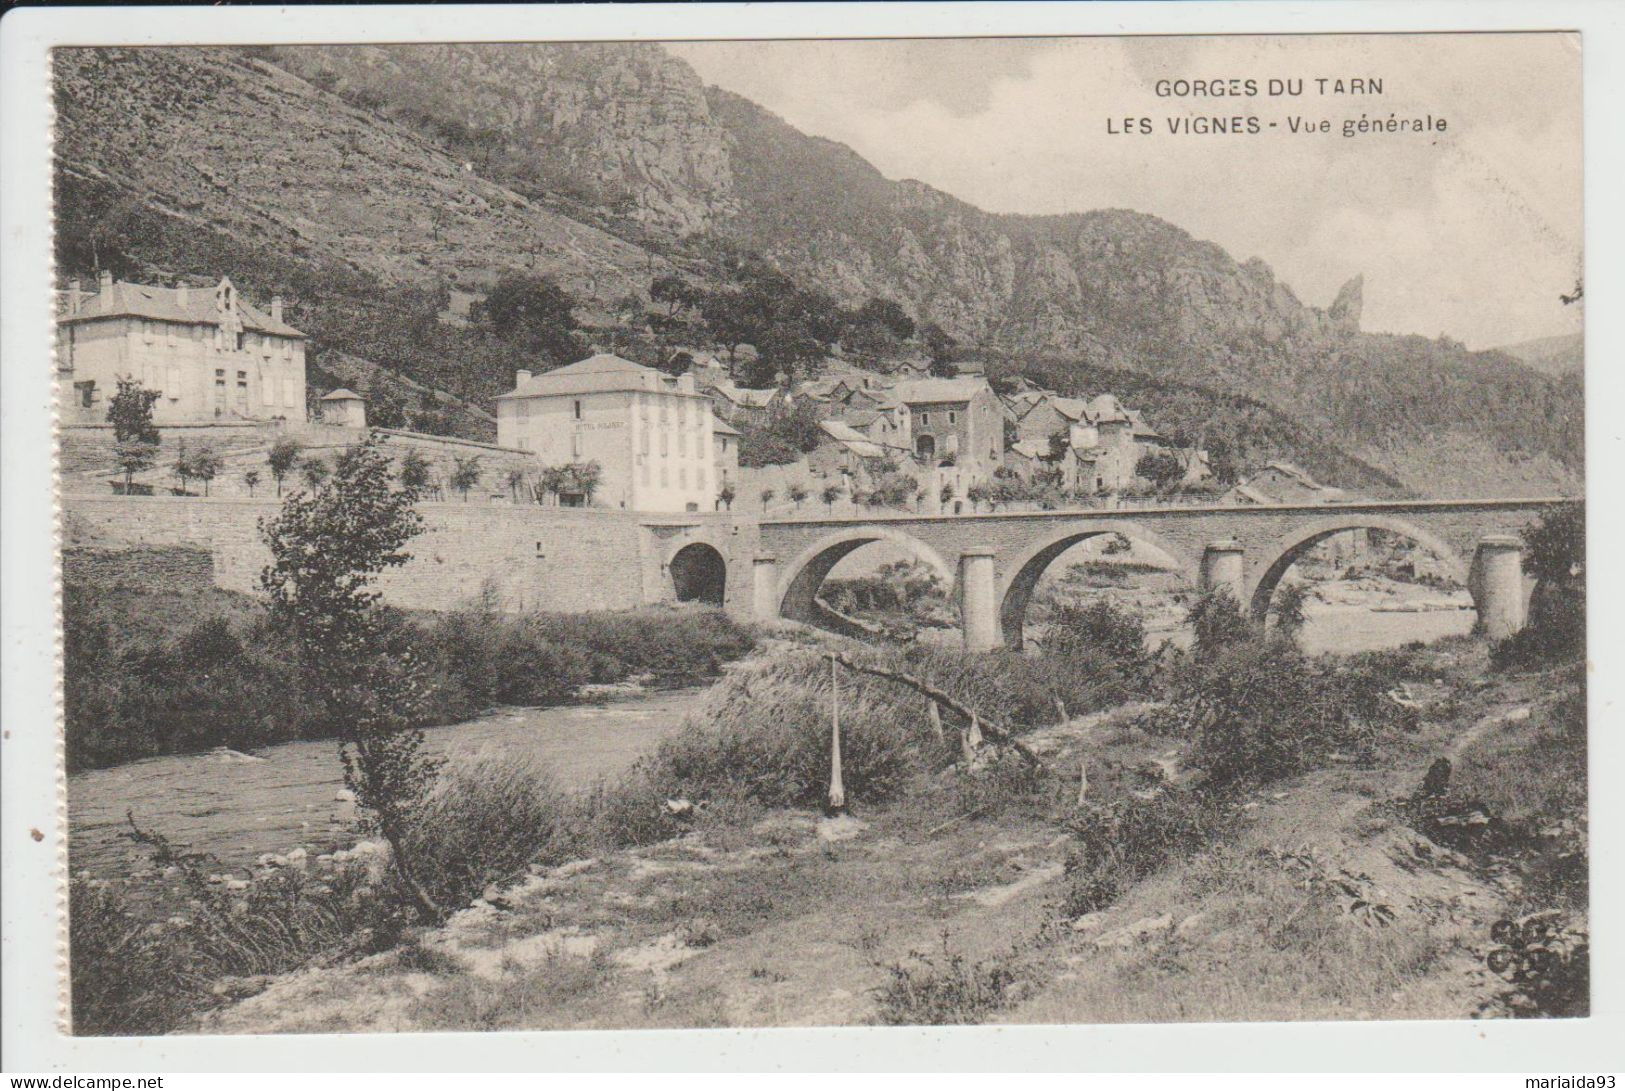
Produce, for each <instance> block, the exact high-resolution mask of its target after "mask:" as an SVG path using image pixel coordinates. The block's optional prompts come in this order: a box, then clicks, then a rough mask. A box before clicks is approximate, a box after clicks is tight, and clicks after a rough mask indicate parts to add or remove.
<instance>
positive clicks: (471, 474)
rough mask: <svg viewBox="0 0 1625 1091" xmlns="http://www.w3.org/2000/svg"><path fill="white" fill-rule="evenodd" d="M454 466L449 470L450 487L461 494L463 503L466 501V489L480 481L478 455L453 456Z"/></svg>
mask: <svg viewBox="0 0 1625 1091" xmlns="http://www.w3.org/2000/svg"><path fill="white" fill-rule="evenodd" d="M453 461H454V462H455V463H456V466H455V468H454V469H453V470H452V471H451V487H452V488H454V489H456V490H457V491H458V492H460V493H462V494H463V503H465V504H466V503H468V491H469V490H470V489H472V488H473V487H474V486H476V485H478V484H479V483H480V476H481V473H482V471H481V470H480V456H479V455H470V456H469V457H468V458H454V459H453Z"/></svg>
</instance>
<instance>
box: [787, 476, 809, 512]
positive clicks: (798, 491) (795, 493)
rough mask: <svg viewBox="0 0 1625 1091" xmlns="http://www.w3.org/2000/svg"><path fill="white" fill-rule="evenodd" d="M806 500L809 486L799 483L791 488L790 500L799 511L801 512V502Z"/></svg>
mask: <svg viewBox="0 0 1625 1091" xmlns="http://www.w3.org/2000/svg"><path fill="white" fill-rule="evenodd" d="M805 499H807V486H805V485H803V484H801V483H800V482H799V481H798V482H796V483H795V484H794V485H791V486H790V500H791V502H792V503H793V504H795V506H796V510H797V511H800V510H801V502H802V501H803V500H805Z"/></svg>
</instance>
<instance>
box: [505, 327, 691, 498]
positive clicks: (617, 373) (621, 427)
mask: <svg viewBox="0 0 1625 1091" xmlns="http://www.w3.org/2000/svg"><path fill="white" fill-rule="evenodd" d="M715 419H716V417H715V416H714V415H713V412H712V404H711V400H710V399H709V398H707V397H706V396H705V395H704V394H701V393H700V392H699V391H697V390H696V389H695V388H694V379H693V377H692V376H691V375H686V374H685V375H681V376H673V375H668V374H666V373H665V372H661V371H656V370H655V369H654V368H649V367H644V366H643V365H642V364H635V363H633V362H632V361H630V360H623V359H621V358H620V357H618V356H612V355H609V354H607V353H600V354H599V355H597V356H592V357H589V358H588V359H585V360H580V361H577V362H576V363H573V364H568V365H566V366H564V367H561V368H556V369H554V370H553V371H548V372H543V373H542V374H540V375H536V374H532V373H531V372H529V371H520V372H518V374H517V377H516V379H515V383H514V388H513V390H511V391H509V392H508V393H506V394H502V395H500V396H498V398H497V442H498V443H499V444H500V445H501V446H504V447H514V448H518V449H520V450H524V451H529V452H531V453H533V454H534V455H535V456H536V457H537V458H538V459H539V460H540V461H541V463H542V464H543V465H544V466H559V465H566V464H571V463H586V462H595V463H597V464H598V467H599V469H600V472H601V475H602V476H601V478H600V481H599V487H598V491H597V493H596V494H595V496H594V502H595V503H597V504H601V505H604V506H607V507H619V508H625V509H627V510H629V511H709V510H711V508H712V506H713V501H714V499H715V497H716V489H717V485H718V484H719V482H718V479H717V469H716V465H715V450H716V439H715V437H714V436H713V434H712V422H713V421H714V420H715Z"/></svg>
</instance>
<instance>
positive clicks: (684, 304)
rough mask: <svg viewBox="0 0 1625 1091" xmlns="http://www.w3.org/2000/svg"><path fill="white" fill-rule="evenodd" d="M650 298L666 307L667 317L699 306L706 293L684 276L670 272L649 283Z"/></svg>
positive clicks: (672, 316)
mask: <svg viewBox="0 0 1625 1091" xmlns="http://www.w3.org/2000/svg"><path fill="white" fill-rule="evenodd" d="M649 298H650V299H652V300H654V301H655V302H656V303H659V304H661V305H662V306H663V307H665V308H666V317H667V318H676V317H677V316H678V315H679V314H681V313H682V312H683V311H686V310H690V309H692V308H695V307H698V306H699V305H700V304H701V302H702V301H703V300H704V298H705V293H703V292H701V291H700V290H699V289H698V288H696V287H694V286H693V285H692V284H690V283H689V282H688V281H686V280H684V279H683V278H682V277H680V276H675V275H673V274H670V273H668V274H666V275H665V276H660V277H656V278H655V279H654V282H653V283H651V284H650V285H649Z"/></svg>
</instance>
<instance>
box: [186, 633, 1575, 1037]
mask: <svg viewBox="0 0 1625 1091" xmlns="http://www.w3.org/2000/svg"><path fill="white" fill-rule="evenodd" d="M1485 660H1486V657H1485V652H1484V649H1483V647H1482V646H1481V645H1479V644H1476V643H1473V642H1470V641H1465V640H1458V641H1451V642H1448V643H1446V644H1443V645H1441V646H1439V647H1438V648H1437V649H1434V650H1430V651H1427V652H1423V653H1415V654H1413V655H1411V656H1410V658H1409V662H1408V663H1407V665H1406V669H1405V671H1404V672H1403V673H1405V674H1407V676H1408V682H1407V684H1408V686H1409V692H1408V695H1407V696H1406V697H1405V699H1406V700H1407V701H1411V702H1414V703H1415V704H1417V705H1418V706H1419V709H1420V714H1419V726H1418V727H1417V728H1416V730H1415V731H1414V732H1413V733H1412V734H1410V735H1407V736H1405V737H1403V738H1401V739H1398V740H1395V741H1390V742H1389V743H1388V744H1387V745H1385V746H1384V747H1383V748H1382V749H1381V750H1380V751H1379V753H1378V754H1377V756H1376V758H1375V760H1374V761H1368V762H1365V763H1356V762H1354V761H1352V760H1351V761H1347V762H1333V763H1332V764H1330V765H1328V766H1325V767H1322V768H1318V769H1315V770H1313V771H1310V772H1307V773H1304V774H1301V775H1299V776H1296V777H1292V778H1289V779H1285V780H1281V781H1277V782H1275V783H1273V784H1270V785H1267V786H1265V787H1262V788H1259V789H1255V790H1251V791H1247V792H1244V793H1242V794H1240V795H1238V796H1237V797H1236V798H1235V799H1234V800H1233V804H1234V818H1233V821H1232V822H1231V823H1230V824H1229V825H1228V826H1227V827H1226V830H1225V832H1224V833H1223V835H1222V836H1221V837H1219V839H1218V840H1217V841H1216V842H1215V843H1214V844H1212V845H1211V846H1210V847H1208V848H1207V849H1205V850H1203V851H1199V852H1196V853H1194V854H1191V855H1186V856H1175V857H1174V858H1173V859H1171V860H1170V862H1169V863H1167V864H1166V865H1165V866H1163V867H1161V868H1159V869H1157V870H1155V871H1154V872H1152V873H1151V874H1150V875H1149V876H1148V877H1147V878H1145V879H1144V880H1143V881H1141V882H1139V883H1138V884H1136V885H1134V886H1133V887H1131V888H1130V889H1129V890H1127V891H1126V893H1124V894H1123V895H1122V896H1121V897H1120V898H1118V899H1117V900H1116V901H1115V902H1113V903H1112V904H1110V905H1108V906H1107V907H1106V908H1104V909H1102V910H1100V911H1098V912H1095V913H1090V914H1084V915H1081V916H1072V915H1069V914H1067V913H1064V912H1062V909H1061V907H1062V906H1063V905H1064V904H1065V903H1066V901H1067V898H1066V892H1067V887H1068V876H1067V870H1066V869H1067V861H1068V858H1069V855H1070V854H1071V853H1072V852H1073V846H1074V839H1073V836H1072V834H1071V833H1070V832H1069V830H1068V826H1067V823H1068V821H1069V817H1070V816H1071V814H1072V812H1073V808H1074V806H1075V799H1076V796H1077V792H1078V780H1077V773H1076V770H1077V769H1078V768H1079V765H1080V762H1081V761H1082V759H1083V757H1084V756H1085V755H1087V757H1088V762H1089V770H1090V774H1089V776H1090V789H1089V791H1090V797H1091V799H1093V798H1095V797H1096V796H1097V795H1111V794H1112V793H1117V794H1119V795H1121V794H1125V793H1126V794H1133V793H1136V792H1138V793H1141V794H1146V795H1149V794H1152V793H1154V792H1155V790H1156V789H1155V785H1156V784H1157V783H1158V782H1171V783H1172V784H1174V785H1176V786H1177V785H1178V784H1179V783H1181V782H1182V781H1183V780H1184V779H1186V778H1187V776H1188V774H1187V772H1186V771H1185V770H1182V769H1181V768H1180V766H1179V757H1180V749H1179V747H1178V745H1177V743H1176V742H1175V741H1174V740H1171V739H1169V738H1166V737H1161V736H1155V735H1150V734H1147V733H1146V732H1145V731H1144V730H1142V728H1141V727H1140V726H1138V725H1139V724H1141V723H1144V722H1146V721H1145V719H1144V717H1143V715H1142V714H1143V712H1144V711H1145V710H1144V708H1143V706H1130V707H1125V708H1120V709H1116V710H1113V711H1111V712H1108V713H1104V714H1097V715H1094V716H1090V717H1084V718H1079V719H1074V720H1072V721H1071V722H1070V723H1068V724H1065V725H1062V726H1057V727H1053V728H1042V729H1040V730H1038V731H1036V732H1033V733H1031V734H1029V735H1028V736H1026V738H1027V740H1028V742H1029V743H1030V745H1032V746H1033V748H1034V749H1035V750H1037V751H1038V752H1040V753H1041V754H1042V755H1043V756H1044V758H1045V760H1046V762H1047V763H1048V764H1049V765H1050V767H1051V768H1052V769H1055V770H1058V771H1062V772H1060V773H1058V774H1057V775H1056V776H1054V777H1052V778H1049V779H1047V780H1044V781H1041V782H1039V783H1037V784H1036V785H1034V784H1032V783H1030V782H1028V781H1027V780H1025V779H1024V778H1023V777H1022V775H1021V774H1020V773H1019V771H1011V770H1010V769H1008V768H1006V767H1004V766H1002V765H995V766H992V767H987V768H984V769H983V770H982V771H981V772H980V773H977V774H973V775H966V774H964V773H963V772H955V771H952V770H950V771H948V772H945V773H942V774H940V775H936V776H930V777H923V776H922V777H920V778H919V779H917V781H916V782H915V783H913V784H911V785H910V786H909V790H907V791H905V792H903V793H901V794H900V795H899V797H898V801H897V802H895V803H893V804H891V805H889V806H887V807H884V808H878V809H870V808H865V807H864V805H863V802H862V800H861V799H860V800H857V801H855V814H854V816H853V817H850V818H842V819H835V820H829V819H823V818H820V817H819V816H817V815H816V814H814V813H811V812H806V811H796V810H771V811H768V810H763V809H761V808H760V807H759V806H755V805H752V804H749V803H747V802H743V801H740V802H738V803H736V804H735V805H733V806H731V807H713V808H712V809H710V810H709V811H705V812H701V815H700V817H699V818H698V819H696V820H695V822H694V825H693V826H692V828H691V829H690V830H689V832H687V833H686V834H684V835H683V836H680V837H678V838H677V839H675V840H671V841H667V842H663V843H660V844H656V845H652V846H646V847H643V848H638V849H630V850H624V851H617V852H610V853H606V854H602V855H599V856H595V857H592V858H590V859H582V860H578V861H575V862H572V863H569V864H566V865H564V866H561V867H556V868H551V869H538V870H537V871H535V872H534V873H533V874H532V875H531V876H530V877H528V878H526V879H524V880H523V881H521V882H519V883H518V884H516V885H515V886H513V887H512V888H510V889H508V890H506V891H504V892H503V893H502V894H501V896H500V897H497V898H494V899H492V900H491V901H488V902H480V903H476V905H475V906H474V907H473V908H471V909H469V910H466V911H464V912H463V913H461V914H459V915H457V916H456V917H454V918H453V919H452V920H451V921H450V922H449V923H448V924H447V925H446V926H445V927H443V928H441V929H438V930H435V931H432V932H425V933H423V934H421V935H420V936H418V937H416V938H415V939H414V940H412V941H411V942H409V943H407V944H406V945H404V946H403V947H401V948H398V949H396V950H394V951H390V952H385V953H383V954H379V955H374V956H371V957H369V958H366V959H362V960H360V961H359V962H356V963H352V964H349V965H345V966H339V967H329V968H322V969H314V970H309V971H305V972H302V973H298V974H294V975H290V976H287V977H283V978H279V979H276V980H274V981H273V982H272V983H271V984H270V985H269V987H268V988H265V989H264V991H262V992H260V993H259V994H258V995H256V996H252V997H250V998H248V999H245V1000H242V1001H240V1002H239V1003H237V1004H235V1005H233V1006H230V1007H227V1008H224V1009H221V1010H219V1011H217V1012H214V1013H212V1014H210V1015H208V1016H206V1017H204V1018H203V1019H202V1020H201V1022H200V1023H199V1024H198V1025H197V1026H196V1027H195V1028H194V1029H197V1030H201V1031H205V1032H219V1033H250V1032H252V1033H260V1032H272V1031H302V1032H317V1031H394V1030H453V1029H521V1028H525V1029H536V1028H563V1027H578V1028H585V1027H661V1026H718V1025H739V1026H749V1025H829V1024H852V1023H888V1022H904V1023H908V1022H982V1021H986V1022H1000V1021H1009V1022H1023V1023H1026V1022H1145V1021H1171V1020H1238V1019H1360V1018H1381V1019H1394V1018H1461V1017H1465V1016H1468V1015H1471V1014H1474V1013H1475V1012H1476V1011H1478V1010H1479V1008H1480V1007H1481V1006H1482V1005H1483V1004H1484V1003H1485V1002H1486V1001H1487V1000H1490V999H1491V998H1493V997H1494V995H1495V994H1496V993H1497V991H1499V990H1500V989H1501V988H1503V986H1502V984H1501V983H1500V982H1499V981H1498V980H1497V979H1494V978H1492V977H1491V976H1490V975H1489V974H1488V973H1487V972H1486V971H1484V970H1483V968H1482V967H1483V957H1484V954H1485V952H1486V950H1487V949H1488V947H1489V946H1490V941H1489V938H1488V932H1489V928H1490V925H1491V924H1492V922H1494V921H1495V920H1496V919H1498V918H1499V917H1501V916H1502V915H1503V914H1505V913H1507V912H1515V911H1521V910H1527V909H1530V908H1540V907H1545V906H1547V905H1552V904H1561V905H1563V906H1564V907H1565V908H1566V909H1567V910H1568V911H1569V912H1570V913H1571V914H1572V915H1574V916H1575V917H1576V918H1577V919H1578V921H1579V923H1580V924H1581V925H1582V926H1583V924H1584V917H1583V914H1584V904H1585V901H1584V896H1583V886H1582V887H1581V888H1579V890H1578V892H1577V891H1576V888H1575V886H1574V884H1573V883H1572V882H1569V883H1567V884H1565V883H1564V882H1563V880H1562V868H1561V867H1558V866H1555V865H1552V866H1548V865H1551V861H1550V860H1547V859H1546V857H1549V856H1552V855H1553V854H1552V853H1551V852H1549V851H1547V849H1548V848H1549V847H1550V845H1551V844H1556V843H1558V842H1559V841H1563V842H1564V843H1567V844H1571V845H1572V844H1573V843H1574V839H1575V837H1576V836H1578V838H1579V839H1580V843H1582V844H1583V836H1584V830H1583V823H1584V801H1583V797H1582V796H1581V795H1579V794H1577V793H1581V792H1583V784H1584V778H1583V776H1581V777H1579V778H1576V777H1575V776H1574V775H1573V774H1574V770H1575V768H1580V769H1583V767H1584V755H1583V726H1582V728H1581V729H1580V732H1579V735H1578V742H1577V741H1576V735H1575V733H1574V730H1573V728H1572V713H1573V712H1574V708H1573V705H1572V698H1571V697H1570V696H1569V693H1570V691H1571V686H1572V683H1573V678H1572V672H1569V671H1564V670H1556V669H1554V670H1547V671H1543V672H1535V673H1528V674H1522V675H1495V676H1490V675H1487V674H1486V662H1485ZM1566 701H1567V702H1570V703H1569V704H1568V705H1566V706H1565V704H1564V702H1566ZM1582 711H1583V705H1582ZM1583 722H1584V721H1583V715H1582V717H1581V720H1580V723H1581V724H1582V725H1583ZM1565 725H1567V726H1565ZM1576 755H1578V756H1577V757H1576ZM1440 756H1446V757H1448V758H1449V759H1450V760H1451V761H1452V762H1453V763H1454V765H1455V767H1456V770H1457V772H1456V775H1455V780H1454V782H1453V787H1452V792H1453V793H1457V794H1460V795H1462V796H1463V797H1464V798H1468V799H1470V800H1471V801H1473V802H1474V803H1475V805H1480V806H1482V807H1483V808H1485V809H1486V810H1488V811H1491V812H1493V813H1494V814H1495V815H1496V816H1497V817H1496V828H1497V829H1500V828H1501V827H1502V826H1505V827H1506V828H1508V829H1516V830H1518V831H1524V832H1525V833H1528V831H1531V830H1533V831H1537V832H1538V831H1539V830H1542V829H1544V830H1545V831H1546V833H1547V834H1548V835H1550V836H1549V837H1548V838H1547V839H1546V840H1541V838H1540V837H1539V836H1536V837H1535V840H1533V841H1531V840H1529V839H1528V838H1525V839H1524V840H1522V841H1520V840H1518V838H1515V837H1514V838H1512V839H1511V840H1509V841H1506V842H1505V843H1504V844H1500V845H1498V846H1489V848H1486V847H1485V845H1483V844H1481V843H1478V842H1473V841H1471V840H1470V839H1469V841H1468V842H1466V843H1464V844H1462V845H1461V846H1460V847H1458V848H1451V847H1449V846H1447V845H1445V844H1441V843H1439V842H1438V841H1435V840H1432V839H1430V838H1429V837H1428V836H1426V835H1424V834H1423V833H1422V832H1420V831H1419V830H1418V829H1417V828H1416V827H1417V825H1418V822H1417V820H1416V817H1415V815H1414V814H1413V813H1412V812H1411V811H1410V810H1408V809H1407V807H1408V805H1407V804H1406V803H1405V802H1404V801H1405V800H1406V799H1407V798H1408V797H1410V796H1411V795H1412V794H1413V793H1414V792H1415V790H1416V789H1417V786H1418V785H1419V784H1420V783H1421V781H1422V780H1423V777H1424V774H1425V773H1426V772H1427V770H1428V769H1429V767H1430V765H1431V764H1432V763H1433V762H1434V760H1435V759H1436V758H1438V757H1440ZM1576 761H1577V762H1578V766H1576V764H1575V763H1576ZM1564 823H1567V824H1568V825H1567V826H1566V827H1564V828H1559V827H1561V826H1563V824H1564ZM1576 823H1578V830H1576V829H1575V824H1576ZM1565 839H1566V840H1565ZM1532 845H1533V846H1536V847H1535V848H1531V847H1530V846H1532ZM1492 849H1493V851H1491V850H1492ZM1554 875H1555V876H1556V877H1555V878H1554ZM1570 878H1572V876H1571V877H1570Z"/></svg>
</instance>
